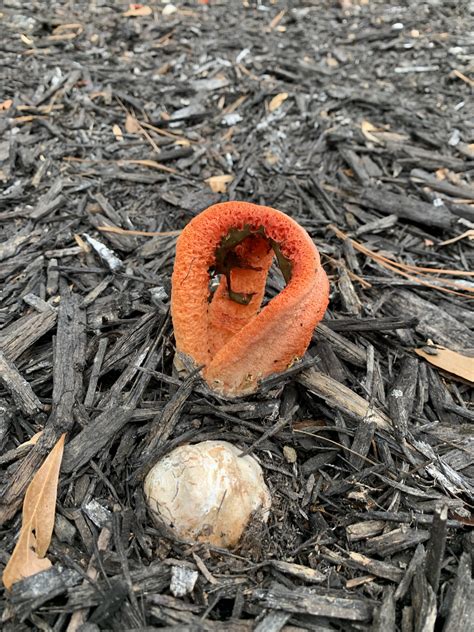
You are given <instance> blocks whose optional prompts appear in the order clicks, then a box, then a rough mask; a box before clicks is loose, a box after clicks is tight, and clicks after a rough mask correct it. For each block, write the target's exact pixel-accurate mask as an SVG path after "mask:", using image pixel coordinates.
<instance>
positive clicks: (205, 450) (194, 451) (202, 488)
mask: <svg viewBox="0 0 474 632" xmlns="http://www.w3.org/2000/svg"><path fill="white" fill-rule="evenodd" d="M240 453H241V450H240V449H239V448H237V447H236V446H234V445H232V444H231V443H228V442H227V441H203V442H202V443H197V444H195V445H184V446H181V447H179V448H176V449H175V450H173V451H172V452H170V453H169V454H167V455H166V456H165V457H164V458H163V459H161V460H160V461H159V462H158V463H157V464H156V465H155V466H154V467H153V468H152V469H151V470H150V472H149V473H148V475H147V477H146V479H145V485H144V488H145V496H146V498H147V501H148V505H149V507H150V510H151V512H152V515H153V517H154V518H155V520H156V521H157V522H158V523H164V524H165V525H166V526H168V527H169V528H170V529H171V530H172V531H173V532H174V533H175V534H176V535H177V536H178V537H179V538H181V539H184V540H191V541H199V542H208V543H210V544H213V545H215V546H220V547H226V548H231V547H234V546H235V545H236V544H237V543H238V542H239V540H240V538H241V536H242V534H243V532H244V531H245V528H246V527H247V526H248V524H249V522H250V519H251V518H252V516H253V517H255V519H259V520H260V521H261V522H262V521H263V522H266V520H267V519H268V513H269V510H270V506H271V498H270V492H269V490H268V487H267V486H266V484H265V481H264V479H263V473H262V469H261V467H260V465H259V464H258V463H257V461H256V460H255V459H254V458H253V457H252V456H244V457H239V454H240Z"/></svg>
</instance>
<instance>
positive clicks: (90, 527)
mask: <svg viewBox="0 0 474 632" xmlns="http://www.w3.org/2000/svg"><path fill="white" fill-rule="evenodd" d="M128 9H129V6H128V4H127V3H122V2H112V1H109V2H107V1H105V0H94V1H92V0H91V1H89V2H86V1H85V0H84V1H83V2H74V1H65V0H64V1H63V2H57V1H56V0H51V1H50V2H42V1H32V2H28V3H27V2H20V1H18V0H4V2H3V4H2V7H1V22H0V49H1V59H2V61H1V69H0V76H1V79H2V81H1V86H2V92H1V95H0V96H1V101H2V103H1V104H0V183H1V194H0V261H1V265H0V282H1V285H2V299H1V305H0V325H1V327H2V330H1V331H0V348H1V353H0V378H1V379H0V383H1V387H0V449H1V456H0V465H1V474H2V478H1V489H0V491H1V494H2V495H1V498H0V524H1V527H0V567H1V568H3V567H4V566H5V564H6V563H7V561H8V559H9V556H10V554H11V551H12V550H13V547H14V544H15V540H16V538H17V536H18V531H19V527H20V525H21V511H20V509H21V502H22V499H23V495H24V492H25V489H26V487H27V485H28V483H29V482H30V480H31V477H32V475H33V473H34V472H35V471H36V469H37V468H38V466H39V465H40V463H41V462H42V461H43V460H44V458H45V455H46V454H47V453H48V452H49V451H50V450H51V448H52V446H53V445H54V444H55V442H56V441H57V439H58V438H59V436H60V435H61V434H62V433H64V432H67V433H68V434H67V443H66V448H65V453H64V459H63V466H62V471H61V475H60V482H59V492H58V503H57V517H56V524H55V529H54V535H53V539H52V542H51V546H50V548H49V551H48V557H49V558H50V559H51V561H52V562H53V566H52V568H51V569H49V570H47V571H45V572H43V573H40V574H38V575H35V576H33V577H31V578H28V579H25V580H23V581H21V582H19V583H17V584H15V585H14V587H13V590H12V592H11V593H7V592H6V591H3V592H2V593H1V595H0V601H1V605H0V611H1V610H3V614H2V615H1V616H2V626H3V628H2V629H4V630H6V631H8V632H13V631H15V632H17V631H23V630H31V629H35V630H36V629H38V630H45V631H46V630H47V631H50V630H54V631H63V630H65V631H66V630H67V631H68V632H72V631H74V630H78V629H81V630H82V631H83V632H92V631H95V630H153V629H166V630H182V631H199V630H205V631H207V630H211V631H217V630H228V631H229V632H244V631H247V630H256V631H257V632H277V631H279V630H283V631H285V632H296V631H297V630H298V631H299V630H318V631H321V630H322V631H326V630H327V631H329V630H349V631H352V630H383V632H391V631H395V630H402V631H403V632H411V631H413V632H415V631H416V632H418V631H424V632H428V631H430V630H444V632H454V631H455V630H463V631H466V630H468V628H469V625H472V620H473V619H474V605H473V604H474V600H473V599H472V596H473V580H472V576H471V568H472V561H473V555H474V547H473V535H472V530H471V528H472V513H471V512H472V507H473V501H474V434H473V432H472V423H473V421H474V408H473V407H472V403H473V394H472V388H471V387H472V381H470V380H469V375H468V374H467V375H466V372H465V371H464V373H463V375H461V376H459V375H456V373H460V372H461V371H460V369H459V367H460V365H461V359H460V357H459V356H457V355H456V356H454V357H455V359H456V361H455V363H454V365H452V366H451V369H450V372H446V371H445V370H443V369H439V368H436V367H435V366H434V365H433V363H432V362H429V360H430V359H433V357H434V358H436V357H438V358H439V357H445V356H443V355H442V352H440V351H437V349H436V347H434V346H433V345H438V346H441V347H445V348H447V349H449V350H451V351H453V352H462V354H464V356H465V359H464V361H463V364H464V365H465V367H466V366H467V371H469V360H468V359H466V356H469V354H470V353H471V357H472V351H473V348H474V342H473V341H474V338H473V334H472V328H473V326H474V312H473V311H472V304H473V303H472V297H473V287H474V286H473V279H472V277H473V274H474V273H473V269H474V266H473V262H474V251H473V244H474V242H473V241H472V237H473V234H474V233H473V228H474V224H473V222H474V206H473V201H474V187H473V185H472V183H471V181H470V177H471V176H472V174H473V167H474V145H473V141H474V138H473V136H474V126H473V121H474V117H473V113H474V112H473V107H472V106H473V101H474V100H473V98H472V96H473V95H472V92H473V87H474V81H473V79H472V76H473V75H472V70H473V65H472V64H473V62H472V59H473V58H472V40H470V39H469V31H470V30H471V27H472V24H473V19H474V7H473V4H472V2H468V1H463V0H453V1H447V0H446V1H440V0H426V1H424V2H410V1H409V0H399V1H398V2H396V3H389V2H380V1H374V0H365V1H364V0H358V1H356V0H340V1H336V0H334V1H329V0H328V1H321V2H311V1H308V2H304V1H294V2H289V1H288V2H283V1H278V0H276V1H270V0H268V2H266V3H264V2H263V1H262V2H255V1H251V0H248V1H247V2H241V1H240V0H235V1H234V0H228V1H224V0H216V1H215V2H214V1H212V0H210V1H209V2H208V3H204V2H203V3H200V2H180V1H177V2H176V4H175V5H170V4H165V3H162V2H149V10H148V9H147V8H146V7H145V8H144V9H143V8H142V9H140V7H137V6H135V8H134V10H132V13H133V12H137V10H138V13H144V14H145V15H142V16H135V17H134V16H131V15H124V13H126V12H127V10H128ZM470 53H471V56H470ZM226 176H227V177H226ZM209 178H211V180H209ZM228 199H231V200H232V199H240V200H246V201H251V202H255V203H260V204H265V205H269V206H274V207H275V208H278V209H280V210H282V211H285V212H286V213H288V214H289V215H291V216H292V217H293V218H295V219H297V220H298V221H299V222H300V223H301V225H303V226H304V227H305V228H306V229H307V230H308V232H309V233H310V234H311V236H312V237H313V238H314V241H315V243H316V244H317V245H318V248H319V250H320V253H321V258H322V263H323V265H324V268H325V270H326V272H327V274H328V276H329V278H330V282H331V298H330V306H329V309H328V311H327V314H326V316H325V319H324V321H323V323H322V324H321V325H320V326H318V328H317V329H316V330H315V333H314V336H313V341H312V344H311V345H310V348H309V350H308V354H307V355H306V356H305V358H304V359H303V360H302V361H301V362H299V363H297V364H296V365H295V366H293V367H292V368H291V369H290V370H289V371H288V372H287V373H286V374H284V375H282V376H279V377H278V378H276V379H274V380H268V381H266V382H265V383H264V384H262V387H261V389H260V391H259V392H258V393H257V394H256V395H255V396H253V397H249V398H246V399H241V400H236V401H226V400H223V399H219V398H217V397H213V396H211V395H209V394H208V393H206V392H205V391H204V390H203V389H202V388H201V387H200V383H199V380H198V379H196V378H195V377H192V378H188V379H185V380H184V381H182V380H181V379H179V378H177V377H176V376H175V375H174V374H173V369H172V362H173V354H174V340H173V329H172V323H171V320H170V316H169V297H170V274H171V270H172V266H173V257H174V248H175V243H176V236H177V234H178V232H179V230H180V229H181V228H182V227H183V226H185V225H186V223H187V222H188V221H189V220H190V219H191V218H192V217H193V216H195V215H196V214H197V213H198V212H199V211H201V210H203V209H205V208H206V207H207V206H209V205H210V204H212V203H215V202H218V201H223V200H228ZM281 287H282V285H281V279H280V277H279V276H278V274H277V272H276V271H272V272H271V274H270V278H269V282H268V298H271V297H272V296H274V295H275V294H276V293H277V292H278V291H279V290H280V289H281ZM275 344H277V341H276V342H275ZM415 350H418V351H419V353H421V355H419V354H417V353H415ZM440 353H441V355H440ZM470 366H471V369H470V370H471V373H472V361H471V364H470ZM40 431H42V433H41V435H40V438H39V439H38V441H37V443H36V444H34V445H33V444H32V443H27V444H26V445H24V444H25V443H26V442H28V440H29V439H30V438H31V437H32V436H34V435H35V434H36V433H38V432H40ZM205 439H224V440H228V441H231V442H233V443H235V444H237V445H238V446H240V447H241V448H242V449H243V450H245V451H246V452H248V453H252V454H254V455H255V457H256V458H257V459H258V460H259V462H260V463H261V465H262V467H263V469H264V473H265V478H266V481H267V483H268V485H269V487H270V490H271V494H272V498H273V507H272V511H271V515H270V518H269V521H268V524H267V525H266V526H265V527H259V526H258V525H254V526H253V527H252V528H250V529H249V532H248V533H247V534H246V536H245V538H244V539H243V541H242V542H241V544H240V545H239V547H238V548H237V549H235V550H233V551H225V550H219V549H216V548H213V547H210V546H206V545H203V544H190V543H186V542H180V541H178V540H176V539H173V538H172V537H169V534H165V533H162V532H161V531H160V530H159V529H157V528H156V526H155V525H154V524H153V522H152V520H151V518H150V516H149V514H148V513H147V510H146V505H145V502H144V498H143V490H142V479H143V474H144V472H145V471H146V469H147V467H149V465H151V462H144V461H143V459H142V458H141V455H142V454H143V453H146V454H148V455H151V456H150V457H149V458H150V459H151V460H156V459H158V458H159V457H160V456H162V455H164V454H166V453H167V452H169V451H170V450H171V449H173V448H174V447H176V446H178V445H181V444H183V443H186V442H197V441H200V440H205ZM151 443H152V445H151ZM196 572H197V579H196ZM469 621H471V624H470V623H469Z"/></svg>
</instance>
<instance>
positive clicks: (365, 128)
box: [360, 121, 381, 143]
mask: <svg viewBox="0 0 474 632" xmlns="http://www.w3.org/2000/svg"><path fill="white" fill-rule="evenodd" d="M360 129H361V132H362V134H363V135H364V136H365V138H366V139H367V140H369V141H370V142H372V143H380V142H381V141H380V140H379V139H378V138H377V136H374V135H373V134H371V132H377V131H379V130H378V128H377V127H375V125H372V123H371V122H370V121H362V123H361V124H360Z"/></svg>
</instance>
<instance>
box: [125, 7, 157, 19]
mask: <svg viewBox="0 0 474 632" xmlns="http://www.w3.org/2000/svg"><path fill="white" fill-rule="evenodd" d="M152 13H153V11H152V8H151V7H149V6H147V5H146V4H129V5H128V10H127V11H125V13H122V15H123V17H124V18H143V17H145V16H147V15H151V14H152Z"/></svg>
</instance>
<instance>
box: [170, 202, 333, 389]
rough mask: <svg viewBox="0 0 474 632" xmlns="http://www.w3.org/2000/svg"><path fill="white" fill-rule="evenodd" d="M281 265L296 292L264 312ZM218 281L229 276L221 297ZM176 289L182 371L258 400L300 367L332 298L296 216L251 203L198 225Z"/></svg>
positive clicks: (187, 241)
mask: <svg viewBox="0 0 474 632" xmlns="http://www.w3.org/2000/svg"><path fill="white" fill-rule="evenodd" d="M274 256H276V259H277V262H278V264H279V266H280V268H281V270H282V272H283V275H284V277H285V280H286V281H287V285H286V287H285V288H284V289H283V290H282V291H281V292H280V293H279V294H278V295H277V296H276V297H275V298H273V299H272V300H271V301H270V302H269V303H268V304H267V305H266V306H265V307H263V308H261V304H262V300H263V296H264V292H265V282H266V278H267V274H268V270H269V268H270V266H271V264H272V260H273V258H274ZM211 273H214V274H218V275H220V280H219V285H218V287H217V290H216V291H215V292H214V294H212V292H211V290H210V280H211ZM229 284H230V286H229ZM172 286H173V289H172V297H171V314H172V318H173V326H174V333H175V338H176V349H177V359H178V363H179V361H180V360H181V363H184V364H185V365H187V366H188V367H189V366H203V367H204V368H203V370H202V374H203V377H204V379H205V380H206V382H207V383H208V385H209V387H210V388H211V389H212V390H214V391H216V392H218V393H221V394H224V395H227V396H236V395H243V394H245V393H250V392H252V391H254V390H255V389H256V388H257V386H258V381H259V380H260V379H261V378H264V377H267V376H269V375H272V374H273V373H278V372H281V371H284V370H285V369H287V368H288V367H289V366H290V365H291V364H292V362H294V361H295V359H297V358H301V357H302V356H303V354H304V353H305V351H306V349H307V347H308V345H309V342H310V340H311V336H312V333H313V330H314V328H315V326H316V325H317V323H318V322H319V321H320V320H321V318H322V317H323V315H324V312H325V310H326V307H327V303H328V296H329V283H328V279H327V276H326V273H325V272H324V270H323V268H322V267H321V263H320V261H319V253H318V251H317V249H316V246H315V245H314V243H313V241H312V240H311V237H310V236H309V235H308V233H307V232H306V231H305V230H304V229H303V228H302V227H301V226H300V225H299V224H297V223H296V222H295V221H294V220H293V219H291V218H290V217H288V215H285V214H284V213H281V212H280V211H277V210H275V209H273V208H269V207H267V206H257V205H256V204H248V203H246V202H226V203H224V204H216V205H214V206H211V207H209V208H208V209H207V210H205V211H203V212H202V213H200V214H199V215H197V216H196V217H195V218H194V219H192V220H191V222H189V224H188V225H187V226H186V228H185V229H184V230H183V231H182V233H181V235H180V236H179V238H178V243H177V246H176V260H175V265H174V270H173V279H172Z"/></svg>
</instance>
